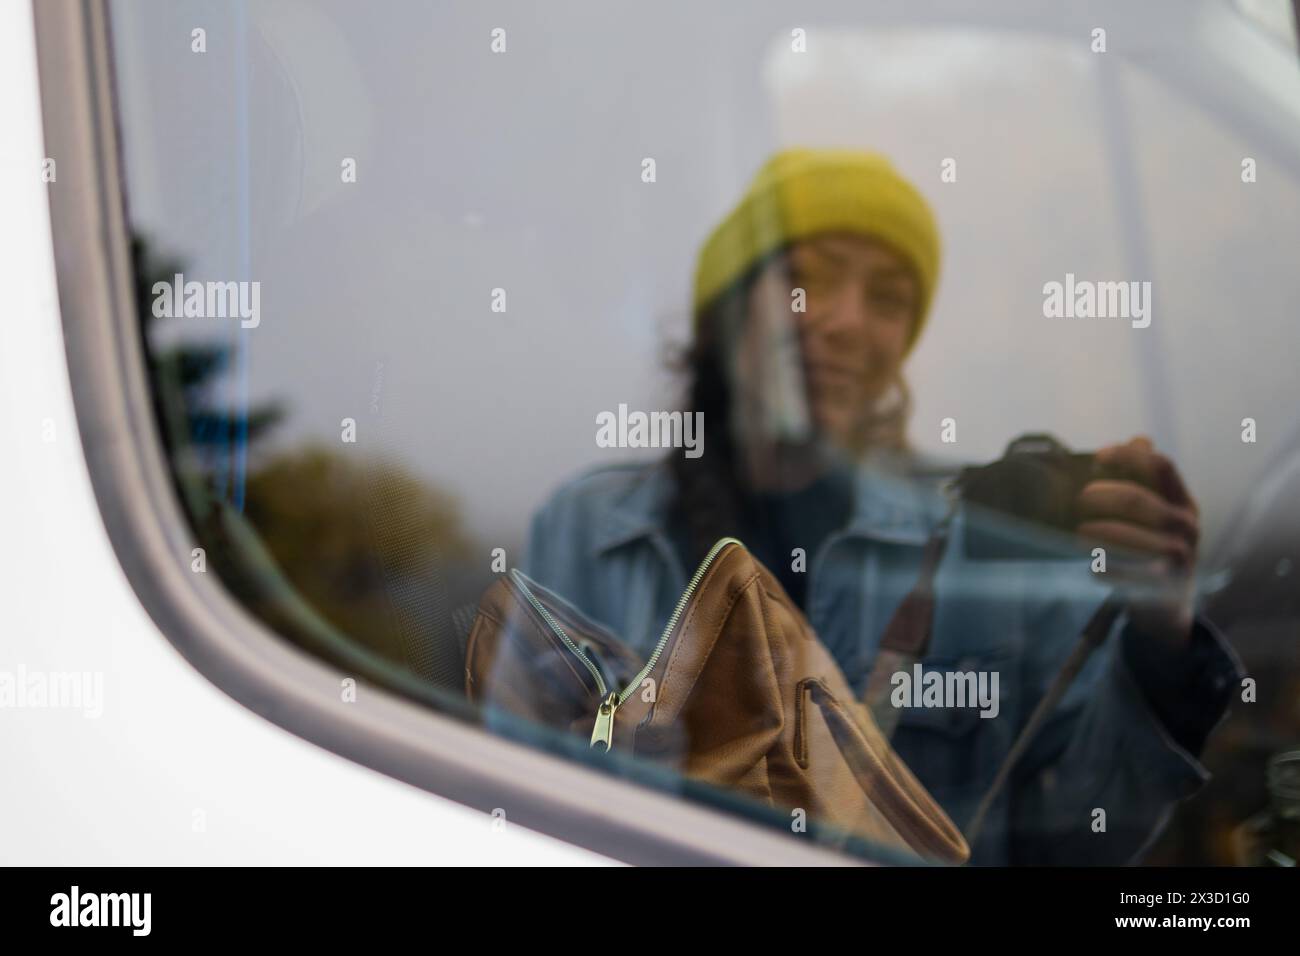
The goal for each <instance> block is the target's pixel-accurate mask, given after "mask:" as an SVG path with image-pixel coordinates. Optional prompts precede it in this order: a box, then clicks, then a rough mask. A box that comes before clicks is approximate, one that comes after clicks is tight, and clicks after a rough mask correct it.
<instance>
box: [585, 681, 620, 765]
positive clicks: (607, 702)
mask: <svg viewBox="0 0 1300 956" xmlns="http://www.w3.org/2000/svg"><path fill="white" fill-rule="evenodd" d="M617 710H618V694H615V693H611V694H610V695H609V696H608V697H606V698H605V699H604V700H603V701H601V703H600V710H598V711H596V726H595V727H593V728H592V730H591V745H592V746H593V747H594V746H596V744H598V743H600V744H604V745H605V752H606V753H608V752H609V749H610V748H611V747H613V746H614V712H615V711H617Z"/></svg>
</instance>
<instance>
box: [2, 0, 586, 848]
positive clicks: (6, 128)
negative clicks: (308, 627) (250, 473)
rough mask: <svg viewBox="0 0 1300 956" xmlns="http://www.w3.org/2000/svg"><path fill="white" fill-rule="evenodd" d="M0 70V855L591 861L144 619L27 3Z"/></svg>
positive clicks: (10, 4)
mask: <svg viewBox="0 0 1300 956" xmlns="http://www.w3.org/2000/svg"><path fill="white" fill-rule="evenodd" d="M0 88H2V89H4V90H5V95H4V96H3V97H0V131H3V132H2V133H0V210H3V211H4V212H3V215H0V285H2V286H3V288H4V289H5V290H7V293H8V297H9V301H10V304H11V307H10V310H9V312H8V321H7V322H6V331H5V336H4V343H3V345H2V346H0V390H2V391H0V396H2V398H0V407H2V408H3V414H0V447H3V448H4V449H5V455H4V460H5V467H4V468H3V469H0V528H3V529H4V530H3V541H4V547H3V550H2V551H0V582H3V585H2V586H0V590H2V593H3V595H4V602H3V619H2V620H0V681H4V682H6V683H7V684H8V689H10V690H11V691H12V694H11V696H6V697H0V701H3V703H0V767H3V768H4V772H3V776H4V785H3V787H0V863H3V864H10V865H42V866H73V865H76V866H86V865H132V866H133V865H178V864H181V865H184V864H205V865H228V864H285V865H313V864H396V865H410V864H426V865H427V864H453V865H480V864H510V865H566V864H598V863H601V862H608V861H606V860H605V859H604V858H603V857H599V856H597V855H595V854H592V853H589V852H587V851H585V850H581V849H578V848H576V847H573V846H571V845H569V844H566V843H563V842H561V841H559V840H555V839H552V838H549V837H546V836H542V835H539V834H537V833H533V832H531V831H528V830H525V829H523V828H521V827H519V826H514V825H511V822H510V821H509V819H508V817H507V818H506V819H504V820H502V819H499V818H498V819H496V820H494V819H493V818H492V817H490V816H487V815H485V814H482V813H480V812H478V811H476V810H471V809H469V808H467V807H464V806H461V805H460V804H457V803H454V802H452V801H449V800H445V799H442V798H439V797H436V796H433V795H431V794H428V793H425V792H422V791H420V790H419V789H417V788H415V787H411V786H408V785H407V784H405V783H401V782H399V781H397V780H394V779H392V778H390V777H387V776H385V775H383V774H380V773H377V772H375V771H373V770H370V769H368V768H366V767H362V766H360V765H358V764H355V763H353V762H351V761H349V760H346V759H344V758H343V757H340V756H337V755H335V754H333V753H329V752H327V751H325V750H322V749H320V748H318V747H316V746H315V745H313V744H311V743H308V742H307V741H305V740H303V739H301V738H300V737H297V736H294V735H293V734H290V733H288V732H287V731H285V730H282V729H281V728H279V727H277V726H275V725H274V724H272V723H270V722H269V721H266V720H264V719H262V718H261V717H259V716H257V715H255V714H253V713H251V712H250V711H249V710H247V709H246V708H244V707H243V706H242V705H240V704H238V703H236V702H235V701H234V700H232V699H231V698H230V697H228V696H226V694H224V693H223V692H222V691H220V690H218V689H217V688H216V687H215V686H213V684H211V683H210V682H209V681H208V680H207V679H206V678H204V677H203V676H201V675H200V674H199V673H198V672H197V671H195V670H194V668H193V667H191V666H190V664H189V663H187V662H186V661H185V659H184V658H182V657H181V655H180V654H179V653H178V652H177V651H176V650H175V648H174V647H173V646H172V645H171V644H170V643H169V642H168V641H167V640H166V639H165V637H164V636H163V635H162V634H161V633H160V632H159V630H158V628H157V627H156V626H155V624H154V623H153V621H152V620H151V619H150V617H149V615H148V614H147V613H146V612H145V610H144V608H143V607H142V606H141V605H140V602H139V600H138V599H137V598H136V595H135V593H134V592H133V591H132V589H131V586H130V584H129V583H128V581H127V579H126V576H125V575H124V573H123V571H122V568H121V566H120V565H119V563H118V560H117V557H116V555H115V554H114V552H113V549H112V547H111V545H110V542H109V539H108V536H107V534H106V533H105V529H104V524H103V521H102V519H101V517H100V514H99V510H98V506H97V503H96V500H95V496H94V494H93V492H92V488H91V483H90V478H89V475H88V473H87V469H86V463H85V458H84V455H83V452H82V447H81V444H80V441H79V435H78V429H77V422H76V417H75V415H74V413H73V406H72V396H71V392H70V384H69V377H68V366H67V361H66V357H65V353H64V342H63V334H62V327H61V324H60V313H59V299H58V294H57V290H56V285H55V272H54V270H55V262H54V253H53V248H52V245H51V238H50V222H49V206H48V196H47V194H46V190H47V189H53V188H58V180H57V171H58V165H57V163H58V158H57V157H53V158H54V159H55V167H54V168H55V175H56V179H55V181H54V182H53V183H50V184H48V185H47V184H46V183H44V182H43V181H42V172H41V171H42V160H43V158H44V157H45V156H46V154H45V151H44V148H43V145H42V143H43V137H42V124H41V102H40V96H39V92H38V86H37V66H36V46H35V41H34V33H33V24H32V9H31V5H30V4H29V3H26V2H23V0H7V2H5V3H3V4H0ZM83 675H89V677H88V678H86V679H84V682H83ZM70 682H71V683H70ZM60 686H63V687H75V688H82V687H84V688H86V689H87V691H88V692H87V693H86V694H85V695H81V696H80V699H79V700H77V699H74V697H73V696H68V695H64V696H63V697H62V698H61V699H62V702H63V703H64V704H65V705H67V704H71V705H72V706H60V707H51V706H49V702H50V696H51V695H50V694H48V693H46V694H45V704H44V705H42V703H41V702H42V692H43V691H48V690H49V689H50V688H52V687H53V688H56V689H57V688H58V687H60ZM97 686H98V687H99V688H102V697H101V696H100V695H99V693H98V692H96V690H95V688H96V687H97ZM54 696H58V695H57V694H56V695H54ZM96 711H102V712H101V713H98V715H96Z"/></svg>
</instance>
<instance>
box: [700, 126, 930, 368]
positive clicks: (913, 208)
mask: <svg viewBox="0 0 1300 956" xmlns="http://www.w3.org/2000/svg"><path fill="white" fill-rule="evenodd" d="M824 232H853V233H858V234H861V235H867V236H873V237H875V238H878V239H880V240H881V241H883V242H885V243H886V244H888V245H889V246H891V247H893V248H894V249H895V250H896V251H897V252H898V253H900V254H901V255H902V256H903V257H904V258H905V259H907V260H908V262H910V263H911V265H912V267H913V268H914V269H915V270H916V275H917V279H918V280H919V281H920V286H921V302H920V310H919V313H918V315H917V321H916V325H915V326H914V327H913V329H912V338H911V340H910V341H909V342H908V347H909V348H910V347H911V346H912V344H913V343H915V342H916V339H917V337H918V336H919V335H920V334H921V327H922V326H923V325H924V324H925V319H926V315H927V313H928V312H929V309H930V299H931V297H932V296H933V294H934V287H935V284H936V283H937V281H938V278H939V259H940V242H939V230H938V227H937V226H936V225H935V221H934V214H933V213H932V212H931V211H930V206H929V204H928V203H926V201H925V198H924V197H923V196H922V195H921V194H920V193H919V192H918V191H917V190H916V188H915V187H914V186H913V185H912V184H911V183H909V182H908V181H907V180H906V179H904V178H903V177H902V176H900V175H899V174H898V173H897V172H896V171H895V170H894V167H893V166H892V165H890V162H889V160H887V159H886V158H885V157H884V156H882V155H880V154H879V153H866V152H859V151H857V150H849V149H787V150H784V151H782V152H779V153H777V154H776V155H775V156H773V157H772V158H771V159H769V160H768V161H767V163H765V164H764V166H763V168H762V169H760V170H759V171H758V175H757V176H755V177H754V181H753V182H752V183H751V184H750V186H749V191H748V192H746V193H745V196H744V198H742V199H741V201H740V204H739V205H737V206H736V208H735V209H733V210H732V211H731V213H730V214H729V215H728V216H727V218H726V219H724V220H723V221H722V222H721V223H720V224H719V225H718V227H717V228H716V229H714V230H713V234H712V235H710V236H709V239H708V241H707V242H705V244H704V248H703V249H701V250H700V258H699V262H698V264H697V266H696V270H695V300H694V304H695V314H696V315H697V316H698V315H699V314H700V311H701V309H702V308H703V307H704V306H706V305H708V304H709V303H710V302H712V301H713V299H714V297H715V296H717V295H718V294H720V293H721V292H723V291H724V290H725V289H727V288H729V287H730V286H731V285H732V283H734V282H736V281H737V280H738V279H740V277H741V276H743V275H745V274H746V273H747V272H748V271H749V269H750V268H751V267H752V266H753V265H754V264H755V263H756V262H758V260H759V259H761V258H762V257H763V256H765V255H767V254H768V253H770V252H774V251H775V250H777V249H779V248H782V247H783V246H785V245H787V244H789V243H791V242H794V241H796V240H799V239H806V238H808V237H809V236H813V235H816V234H818V233H824Z"/></svg>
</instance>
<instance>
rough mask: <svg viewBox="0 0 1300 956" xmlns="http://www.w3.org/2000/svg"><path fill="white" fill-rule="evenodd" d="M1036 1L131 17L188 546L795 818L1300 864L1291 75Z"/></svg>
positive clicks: (489, 702) (877, 838) (465, 698)
mask: <svg viewBox="0 0 1300 956" xmlns="http://www.w3.org/2000/svg"><path fill="white" fill-rule="evenodd" d="M1029 6H1030V5H1027V4H1020V3H1004V4H992V5H990V6H989V7H988V9H987V10H986V11H983V12H982V13H981V15H980V17H979V18H975V17H976V15H975V14H973V13H972V12H971V11H969V10H965V9H963V5H955V6H954V7H949V6H947V5H942V4H941V5H936V6H935V7H934V8H933V9H932V10H928V12H925V13H924V14H922V13H920V12H918V13H917V15H916V18H915V19H909V18H908V16H907V15H904V14H889V15H884V14H871V13H868V12H864V11H863V10H862V9H860V6H859V5H855V4H847V3H846V4H829V5H827V6H826V9H825V10H824V11H822V10H819V11H818V12H817V13H816V14H815V15H814V14H812V13H805V12H804V11H802V10H797V9H794V8H791V7H790V6H789V5H787V4H781V3H766V2H765V3H759V4H752V3H751V4H747V5H746V6H745V8H744V11H743V16H742V15H741V11H740V8H739V7H736V8H735V9H734V10H731V11H729V12H725V13H724V11H723V9H722V8H719V10H717V11H711V12H709V13H703V12H700V11H699V10H690V9H688V8H686V7H682V8H680V9H677V8H672V7H669V8H665V9H662V10H661V9H656V11H655V13H654V16H653V17H646V18H644V21H643V20H638V21H637V22H636V23H635V24H633V23H630V22H628V21H627V19H626V17H625V15H624V14H623V13H621V12H619V11H617V10H614V9H611V8H608V7H606V6H604V5H601V4H591V3H574V4H564V5H553V4H547V5H538V6H537V7H531V6H518V7H511V8H508V9H506V10H504V11H481V10H478V9H477V8H474V7H469V6H466V7H463V8H455V9H445V10H443V9H440V10H438V11H437V12H436V14H435V13H434V12H432V11H430V10H429V9H428V8H426V7H425V6H424V5H421V4H416V3H404V2H403V3H393V4H391V5H389V6H387V7H386V8H385V13H384V15H383V16H375V15H373V13H369V12H367V13H363V12H362V11H361V9H360V8H358V7H355V6H354V5H351V4H347V3H341V2H319V3H313V4H306V3H299V2H290V0H284V2H279V3H273V4H255V5H231V6H229V7H219V8H218V7H213V6H212V5H209V4H202V3H194V2H175V0H172V2H166V3H163V2H143V0H136V2H132V3H122V2H118V3H113V4H112V5H111V13H112V26H113V37H114V54H115V75H116V91H115V92H116V106H117V112H118V118H119V122H120V126H121V131H122V137H123V152H124V161H125V179H126V191H127V199H128V211H129V220H130V227H131V230H132V237H133V245H132V249H133V262H132V264H133V268H134V279H135V288H136V297H137V307H138V309H139V315H140V329H141V335H142V337H143V340H144V342H145V345H146V349H147V353H148V360H149V372H150V378H151V382H152V386H153V400H154V403H155V406H156V411H157V416H158V419H159V422H160V425H161V426H162V433H163V434H164V436H165V438H166V443H167V453H168V457H169V461H170V462H171V465H172V469H173V472H174V476H175V480H176V486H177V490H178V493H179V494H180V496H181V499H182V501H183V503H184V504H185V506H186V509H187V512H188V514H189V517H190V519H191V521H192V523H193V530H194V533H195V535H196V538H197V541H198V542H199V544H200V545H201V546H202V554H201V556H200V557H198V558H195V560H197V561H200V563H204V562H206V566H207V567H210V569H211V570H212V571H213V572H214V573H216V574H218V575H219V576H220V578H221V580H222V581H223V582H224V583H225V585H226V586H227V587H228V588H229V589H230V590H231V592H232V593H233V594H235V595H236V596H237V597H238V598H239V599H240V600H241V601H242V602H243V603H244V604H245V605H246V606H247V607H248V608H249V609H250V610H251V611H252V612H253V613H255V614H256V615H257V616H259V617H260V618H261V619H262V620H264V621H265V622H266V623H267V624H268V625H270V626H271V627H272V628H273V629H274V630H275V631H276V632H277V633H278V634H280V635H282V636H283V637H284V638H285V639H286V640H288V641H291V642H294V643H296V644H298V645H300V646H302V647H304V648H305V649H307V650H309V651H310V652H312V653H314V654H317V655H319V656H320V657H322V658H323V659H325V660H327V661H329V662H330V663H332V664H334V665H337V666H338V667H339V668H341V670H342V672H343V673H346V674H354V675H356V676H357V677H359V678H361V679H362V680H365V681H370V682H373V683H375V684H378V685H381V686H385V687H388V688H390V689H393V690H396V691H398V692H400V693H404V694H406V695H408V696H411V697H414V698H416V699H419V700H421V701H422V702H424V703H426V704H427V705H428V706H430V707H434V708H437V709H439V710H443V711H447V712H451V713H454V714H457V715H459V716H461V717H463V719H465V720H467V721H470V722H472V723H475V724H478V725H481V726H482V727H483V728H484V729H485V730H486V731H487V732H489V733H495V734H503V735H506V736H509V737H512V738H515V739H520V740H525V741H527V742H529V743H531V744H534V745H536V746H538V747H543V748H546V749H548V750H552V751H555V752H557V753H560V754H562V755H563V756H564V757H565V759H572V760H577V761H581V762H583V763H585V764H588V765H591V766H595V767H599V768H601V769H604V770H606V771H608V772H610V773H616V774H623V775H628V776H631V777H634V778H635V779H637V780H639V781H641V782H643V783H644V784H645V785H646V786H653V787H659V788H667V789H669V790H671V791H674V792H680V793H681V794H682V795H683V798H684V799H692V800H704V801H709V802H712V803H714V804H715V805H717V806H719V807H722V808H723V809H724V810H725V812H729V813H736V814H742V815H745V816H749V817H752V818H754V819H760V820H763V821H765V822H767V823H769V824H770V825H772V826H774V827H780V828H783V829H787V830H789V831H790V834H791V838H792V839H815V840H819V841H822V842H827V843H831V844H833V845H836V846H840V847H842V848H843V849H844V850H845V852H848V853H855V854H865V855H867V856H870V857H874V858H879V859H885V860H890V861H893V860H911V859H914V858H915V857H916V856H920V857H921V858H923V859H927V860H930V861H934V862H941V863H963V862H968V861H969V862H972V863H995V864H1121V863H1130V862H1168V863H1181V864H1193V863H1195V864H1204V863H1215V864H1246V863H1256V862H1265V861H1269V860H1272V861H1273V862H1278V861H1281V860H1286V859H1291V860H1294V858H1295V854H1296V852H1297V844H1296V836H1295V834H1294V833H1291V832H1289V831H1288V830H1287V829H1286V827H1287V826H1288V825H1289V824H1285V823H1284V822H1282V821H1283V820H1284V819H1285V813H1284V812H1283V810H1281V809H1279V807H1280V806H1282V805H1283V804H1285V803H1286V800H1287V799H1291V800H1293V799H1294V790H1293V788H1292V789H1288V785H1287V784H1286V783H1285V781H1286V780H1287V779H1290V778H1289V776H1288V774H1290V773H1291V768H1292V767H1293V764H1294V761H1295V760H1296V757H1295V751H1296V750H1297V748H1300V725H1298V724H1297V715H1296V713H1295V711H1294V708H1293V707H1291V708H1289V709H1288V707H1287V705H1286V703H1285V702H1286V700H1287V699H1288V697H1287V695H1288V694H1289V693H1293V690H1294V688H1295V687H1296V686H1297V682H1298V681H1300V663H1298V662H1297V660H1296V658H1295V656H1294V654H1289V655H1288V654H1287V653H1286V652H1285V651H1284V650H1283V648H1284V647H1285V635H1286V634H1287V633H1288V629H1290V631H1291V632H1292V633H1293V632H1294V628H1295V623H1296V614H1297V613H1300V609H1298V608H1296V606H1295V605H1294V603H1290V604H1288V603H1287V601H1286V599H1284V598H1282V597H1280V596H1279V595H1280V594H1281V593H1282V591H1281V590H1279V585H1278V582H1279V581H1281V580H1283V579H1285V578H1286V577H1287V575H1288V574H1291V575H1293V574H1294V573H1295V572H1294V571H1292V570H1291V568H1292V567H1294V564H1293V562H1294V561H1297V560H1300V555H1296V554H1295V553H1294V552H1295V545H1296V544H1297V537H1296V536H1294V535H1292V536H1286V535H1282V536H1280V537H1279V535H1278V534H1276V533H1274V534H1265V533H1264V531H1265V530H1267V529H1270V528H1271V529H1273V530H1274V531H1275V532H1276V530H1277V529H1279V528H1283V527H1286V528H1295V527H1296V521H1295V505H1294V500H1295V499H1294V498H1293V497H1290V498H1288V497H1287V495H1286V494H1285V493H1282V492H1279V491H1277V488H1278V487H1283V488H1285V487H1288V486H1287V485H1286V481H1287V480H1288V479H1287V477H1286V476H1287V475H1290V474H1293V473H1294V471H1293V464H1292V463H1293V462H1294V456H1295V454H1296V452H1297V450H1298V448H1297V443H1298V442H1300V426H1298V425H1297V423H1296V420H1295V412H1294V409H1295V408H1296V406H1297V402H1296V398H1297V392H1296V390H1297V384H1296V377H1295V374H1294V369H1293V356H1294V355H1295V354H1296V349H1297V346H1300V327H1298V326H1297V325H1296V324H1295V323H1294V321H1292V316H1291V315H1290V311H1291V310H1290V309H1289V308H1288V306H1289V305H1291V304H1292V303H1294V302H1295V301H1296V300H1297V298H1298V297H1300V276H1298V275H1297V273H1296V271H1295V270H1294V269H1291V268H1288V261H1287V257H1288V255H1289V254H1290V253H1291V250H1293V249H1294V248H1295V247H1296V244H1297V240H1300V225H1298V224H1300V178H1298V177H1300V135H1298V134H1297V133H1296V130H1297V129H1300V126H1297V125H1296V122H1295V120H1296V118H1297V116H1296V114H1297V111H1300V67H1298V66H1297V63H1296V57H1295V52H1294V46H1293V44H1292V45H1290V46H1288V44H1287V43H1285V42H1279V40H1278V35H1277V32H1278V30H1279V29H1281V28H1280V27H1277V26H1270V27H1269V28H1268V29H1260V28H1259V26H1258V23H1257V22H1256V21H1259V20H1260V18H1261V17H1262V18H1263V21H1264V22H1267V23H1270V24H1278V23H1285V21H1282V20H1278V19H1277V18H1276V17H1272V16H1266V15H1264V14H1260V13H1258V12H1257V11H1253V12H1252V11H1248V12H1243V10H1242V9H1240V6H1241V5H1232V4H1226V3H1225V4H1223V6H1222V9H1221V10H1218V12H1217V14H1216V15H1217V16H1220V17H1222V18H1225V19H1224V20H1223V23H1224V24H1225V26H1224V30H1225V31H1226V32H1223V33H1222V34H1221V37H1222V39H1221V41H1217V42H1216V41H1215V40H1214V39H1213V38H1211V37H1209V36H1207V35H1206V34H1205V32H1204V31H1203V30H1201V29H1199V28H1198V27H1197V26H1196V25H1195V24H1193V23H1191V22H1190V21H1189V23H1188V24H1184V25H1177V26H1173V27H1168V26H1167V25H1165V24H1163V23H1161V24H1156V23H1153V22H1152V20H1151V18H1150V17H1148V16H1147V15H1146V14H1144V13H1143V12H1140V11H1131V10H1128V9H1127V8H1126V7H1124V6H1123V5H1115V6H1110V7H1105V8H1104V9H1103V11H1102V12H1103V13H1104V14H1105V15H1104V16H1099V18H1098V25H1097V26H1096V27H1094V28H1081V27H1079V26H1078V25H1077V21H1075V20H1070V21H1069V22H1068V23H1067V22H1063V23H1055V22H1052V20H1051V18H1050V17H1046V16H1044V15H1043V14H1042V13H1041V12H1032V13H1031V12H1030V11H1029V10H1028V7H1029ZM1252 6H1259V7H1261V8H1262V7H1264V6H1267V5H1252ZM1216 9H1217V8H1216ZM1248 14H1249V16H1250V17H1252V18H1253V19H1251V20H1249V21H1248V20H1247V16H1248ZM1229 27H1233V29H1228V28H1229ZM1237 27H1239V28H1240V29H1236V28H1237ZM1283 35H1285V30H1284V31H1283ZM1292 36H1293V32H1292ZM1288 469H1292V470H1291V471H1289V470H1288ZM1270 483H1271V484H1270ZM1279 483H1280V484H1279ZM1265 487H1267V488H1269V489H1272V490H1271V491H1270V494H1269V495H1267V496H1261V495H1260V494H1258V491H1259V489H1261V488H1265ZM1252 502H1253V503H1254V506H1255V510H1254V511H1252V512H1250V522H1249V523H1248V522H1246V521H1245V519H1244V518H1243V515H1245V514H1247V511H1246V510H1244V509H1247V507H1248V505H1250V504H1251V503H1252ZM1248 525H1249V528H1255V529H1257V530H1258V529H1262V530H1258V533H1256V532H1250V531H1248V530H1247V528H1248ZM1297 533H1300V529H1297ZM1260 568H1265V570H1260ZM1245 607H1253V609H1254V610H1253V613H1254V617H1253V618H1251V619H1250V620H1249V621H1247V618H1246V617H1245V616H1244V613H1243V612H1242V611H1241V609H1242V608H1245ZM1075 664H1077V665H1078V666H1074V665H1075ZM1290 699H1293V697H1292V698H1290ZM1152 780H1159V781H1160V783H1159V784H1158V785H1154V784H1152V783H1151V781H1152ZM1207 780H1208V781H1209V782H1208V783H1207V782H1206V781H1207ZM1270 781H1271V783H1270ZM1279 781H1282V782H1279ZM1270 787H1271V789H1270ZM1288 794H1290V796H1289V797H1288V796H1287V795H1288ZM1171 820H1172V823H1171V822H1170V821H1171Z"/></svg>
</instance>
